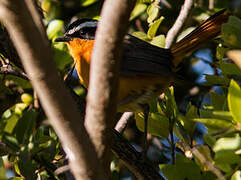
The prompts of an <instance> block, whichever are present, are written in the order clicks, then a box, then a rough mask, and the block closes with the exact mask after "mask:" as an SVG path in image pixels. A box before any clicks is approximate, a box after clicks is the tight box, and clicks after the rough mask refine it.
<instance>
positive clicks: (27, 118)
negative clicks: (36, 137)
mask: <svg viewBox="0 0 241 180" xmlns="http://www.w3.org/2000/svg"><path fill="white" fill-rule="evenodd" d="M36 118H37V112H34V111H27V112H25V113H24V114H23V116H22V117H21V118H20V119H19V121H18V123H17V126H16V128H15V132H16V137H17V139H18V142H19V143H20V144H23V143H25V142H28V141H29V137H30V135H31V134H32V133H33V128H34V124H35V121H36ZM23 127H24V128H23Z"/></svg>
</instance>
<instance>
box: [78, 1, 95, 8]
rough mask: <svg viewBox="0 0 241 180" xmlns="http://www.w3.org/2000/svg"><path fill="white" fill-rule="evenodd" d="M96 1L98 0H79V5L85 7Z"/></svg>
mask: <svg viewBox="0 0 241 180" xmlns="http://www.w3.org/2000/svg"><path fill="white" fill-rule="evenodd" d="M97 1H99V0H81V3H80V4H81V6H84V7H86V6H89V5H91V4H94V3H95V2H97Z"/></svg>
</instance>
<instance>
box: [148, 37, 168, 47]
mask: <svg viewBox="0 0 241 180" xmlns="http://www.w3.org/2000/svg"><path fill="white" fill-rule="evenodd" d="M151 44H153V45H155V46H158V47H160V48H164V47H165V36H164V35H162V34H161V35H159V36H155V37H154V38H153V39H152V40H151Z"/></svg>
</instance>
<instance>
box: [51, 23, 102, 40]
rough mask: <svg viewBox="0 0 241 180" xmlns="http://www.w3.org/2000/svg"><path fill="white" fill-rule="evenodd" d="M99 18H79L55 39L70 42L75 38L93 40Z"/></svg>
mask: <svg viewBox="0 0 241 180" xmlns="http://www.w3.org/2000/svg"><path fill="white" fill-rule="evenodd" d="M97 23H98V21H97V20H93V19H79V20H76V21H74V22H73V23H71V24H70V25H69V26H68V27H67V29H66V32H65V34H64V36H62V37H58V38H56V39H55V42H68V41H70V40H72V39H73V38H80V39H88V40H93V39H94V38H95V31H96V28H97Z"/></svg>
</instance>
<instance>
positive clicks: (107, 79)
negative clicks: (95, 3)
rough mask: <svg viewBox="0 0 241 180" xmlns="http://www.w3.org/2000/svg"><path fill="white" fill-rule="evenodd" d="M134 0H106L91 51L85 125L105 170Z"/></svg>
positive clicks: (107, 165)
mask: <svg viewBox="0 0 241 180" xmlns="http://www.w3.org/2000/svg"><path fill="white" fill-rule="evenodd" d="M134 4H135V0H114V1H113V0H106V1H105V3H104V5H103V9H102V12H101V20H100V21H99V25H98V28H97V33H96V38H95V40H96V41H95V45H94V49H93V54H92V60H91V68H90V84H89V91H88V95H87V108H86V119H85V126H86V129H87V131H88V133H89V135H90V137H91V140H92V141H93V143H94V145H95V149H96V150H97V154H98V157H99V158H100V160H101V163H102V166H103V167H104V168H105V170H104V171H106V172H109V164H110V142H111V139H112V138H111V135H112V128H113V121H114V119H115V113H116V95H117V85H118V74H119V64H120V59H121V52H122V43H123V38H124V35H125V33H126V30H127V26H128V19H129V16H130V13H131V10H132V8H133V7H134Z"/></svg>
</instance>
